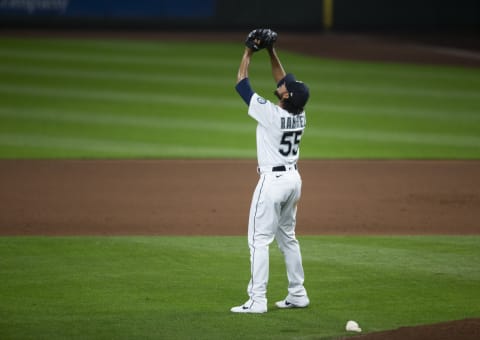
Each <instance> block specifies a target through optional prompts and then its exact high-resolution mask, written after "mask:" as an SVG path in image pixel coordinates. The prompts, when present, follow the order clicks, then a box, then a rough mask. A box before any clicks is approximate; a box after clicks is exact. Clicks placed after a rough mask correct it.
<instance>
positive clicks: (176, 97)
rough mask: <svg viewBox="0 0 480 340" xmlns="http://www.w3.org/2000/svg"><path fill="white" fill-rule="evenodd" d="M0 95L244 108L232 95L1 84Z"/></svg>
mask: <svg viewBox="0 0 480 340" xmlns="http://www.w3.org/2000/svg"><path fill="white" fill-rule="evenodd" d="M0 93H5V94H22V95H28V96H41V97H53V98H59V97H62V98H75V99H92V100H100V101H115V102H132V101H133V102H141V103H145V102H149V103H169V104H175V105H177V106H192V105H193V106H208V107H213V106H216V107H238V108H241V107H242V103H241V101H240V100H239V99H238V98H237V96H234V95H232V99H225V98H223V97H209V96H205V95H196V96H191V95H190V96H189V97H186V96H184V95H181V94H165V93H163V92H162V93H159V92H155V93H147V92H141V93H138V92H137V93H136V92H131V91H113V90H110V91H107V90H98V89H90V90H86V89H75V88H73V89H72V88H54V87H44V86H40V85H39V86H22V85H6V84H3V85H2V84H0Z"/></svg>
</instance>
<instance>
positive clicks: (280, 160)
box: [248, 93, 306, 167]
mask: <svg viewBox="0 0 480 340" xmlns="http://www.w3.org/2000/svg"><path fill="white" fill-rule="evenodd" d="M248 114H249V115H250V116H251V117H252V118H254V119H255V120H256V121H257V122H258V125H257V159H258V166H259V167H275V166H279V165H293V164H295V163H296V162H297V160H298V157H299V154H300V149H299V146H300V140H301V138H302V134H303V130H304V129H305V125H306V116H305V111H304V112H302V113H300V114H298V115H293V114H291V113H289V112H288V111H286V110H284V109H282V108H281V107H280V106H278V105H275V104H274V103H272V102H270V101H269V100H267V99H265V98H263V97H260V96H259V95H258V94H257V93H254V95H253V96H252V98H251V99H250V105H249V108H248Z"/></svg>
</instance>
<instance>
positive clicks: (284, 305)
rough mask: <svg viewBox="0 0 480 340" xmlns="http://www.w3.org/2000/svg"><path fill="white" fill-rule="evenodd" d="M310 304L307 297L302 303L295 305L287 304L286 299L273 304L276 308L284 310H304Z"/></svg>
mask: <svg viewBox="0 0 480 340" xmlns="http://www.w3.org/2000/svg"><path fill="white" fill-rule="evenodd" d="M309 304H310V300H308V298H307V297H305V298H304V299H303V301H300V302H297V303H291V302H288V301H287V299H285V300H282V301H278V302H275V305H276V306H277V307H278V308H282V309H286V308H305V307H307V306H308V305H309Z"/></svg>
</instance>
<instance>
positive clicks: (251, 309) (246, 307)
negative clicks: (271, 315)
mask: <svg viewBox="0 0 480 340" xmlns="http://www.w3.org/2000/svg"><path fill="white" fill-rule="evenodd" d="M230 311H231V312H233V313H252V314H261V313H266V312H267V306H264V305H261V304H259V303H256V302H255V301H252V300H248V301H247V302H245V303H244V304H243V305H241V306H237V307H232V309H230Z"/></svg>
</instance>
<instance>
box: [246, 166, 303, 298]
mask: <svg viewBox="0 0 480 340" xmlns="http://www.w3.org/2000/svg"><path fill="white" fill-rule="evenodd" d="M301 186H302V180H301V178H300V174H299V173H298V171H296V170H295V169H292V170H290V171H278V172H264V173H261V174H260V179H259V181H258V184H257V187H256V188H255V192H254V194H253V199H252V203H251V207H250V217H249V224H248V245H249V248H250V265H251V278H250V282H249V284H248V288H247V292H248V295H249V296H250V298H251V299H252V300H253V301H255V302H258V303H261V304H265V305H266V304H267V298H266V293H267V284H268V274H269V245H270V243H272V241H273V239H274V238H275V239H276V240H277V243H278V246H279V248H280V251H281V252H282V253H283V255H284V259H285V265H286V270H287V278H288V296H287V299H288V301H289V302H291V303H295V300H296V299H300V298H302V297H305V296H306V295H307V292H306V290H305V287H304V286H303V282H304V272H303V266H302V257H301V253H300V246H299V243H298V241H297V239H296V238H295V223H296V213H297V202H298V200H299V199H300V195H301Z"/></svg>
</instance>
